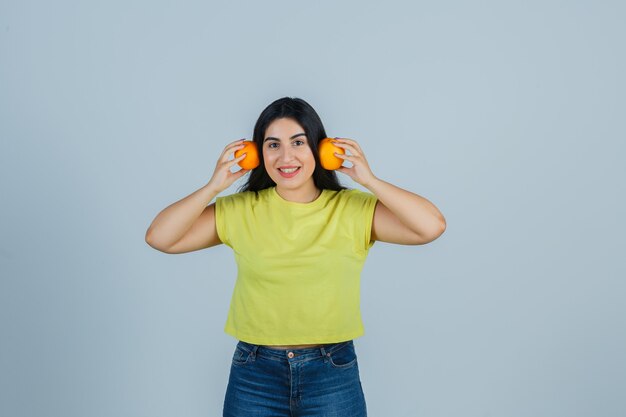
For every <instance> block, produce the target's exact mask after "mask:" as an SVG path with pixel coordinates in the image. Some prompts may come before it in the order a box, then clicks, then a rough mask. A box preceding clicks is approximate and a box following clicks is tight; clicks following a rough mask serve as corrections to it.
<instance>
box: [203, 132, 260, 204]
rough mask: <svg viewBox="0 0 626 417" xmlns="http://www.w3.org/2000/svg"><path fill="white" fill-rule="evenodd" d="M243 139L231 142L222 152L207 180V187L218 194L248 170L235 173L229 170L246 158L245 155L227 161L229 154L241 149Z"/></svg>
mask: <svg viewBox="0 0 626 417" xmlns="http://www.w3.org/2000/svg"><path fill="white" fill-rule="evenodd" d="M244 140H245V138H244V139H239V140H237V141H235V142H231V143H229V144H228V145H226V147H225V148H224V150H223V151H222V154H221V155H220V158H219V159H218V161H217V164H216V165H215V171H214V172H213V176H212V177H211V179H210V180H209V185H211V187H212V188H213V189H214V190H215V191H217V192H218V194H219V193H221V192H222V191H224V190H225V189H227V188H228V187H230V186H231V184H232V183H233V182H235V181H236V180H237V179H238V178H240V177H242V176H244V175H245V174H246V173H247V172H248V171H250V170H249V169H243V168H242V169H240V170H239V171H236V172H230V168H231V167H232V166H233V165H235V164H236V163H238V162H239V161H241V160H242V159H243V158H245V157H246V154H245V153H244V154H242V155H239V158H234V159H231V160H228V157H229V156H230V155H231V154H234V153H235V151H236V150H238V149H241V148H243V141H244Z"/></svg>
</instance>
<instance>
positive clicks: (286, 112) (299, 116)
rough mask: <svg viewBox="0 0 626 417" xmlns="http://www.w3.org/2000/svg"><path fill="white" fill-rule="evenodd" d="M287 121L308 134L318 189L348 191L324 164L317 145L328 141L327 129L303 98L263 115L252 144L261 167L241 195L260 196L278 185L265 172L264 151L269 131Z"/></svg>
mask: <svg viewBox="0 0 626 417" xmlns="http://www.w3.org/2000/svg"><path fill="white" fill-rule="evenodd" d="M283 117H284V118H290V119H293V120H295V121H296V122H298V124H299V125H300V126H302V128H303V129H304V133H305V134H306V137H307V139H308V140H307V143H308V144H309V148H311V152H313V157H314V158H315V170H314V171H313V182H314V183H315V186H316V187H317V188H319V189H321V190H323V189H328V190H335V191H340V190H344V189H347V187H344V186H343V185H341V184H340V183H339V180H338V178H337V173H336V172H335V171H334V170H327V169H324V168H323V167H322V165H321V164H320V158H319V155H318V150H317V149H318V148H317V145H318V143H319V141H320V140H322V139H324V138H325V137H326V131H325V130H324V125H323V124H322V120H321V119H320V117H319V116H318V114H317V112H316V111H315V110H314V109H313V107H311V105H310V104H309V103H307V102H306V101H304V100H302V99H301V98H297V97H283V98H279V99H278V100H275V101H274V102H273V103H271V104H270V105H269V106H267V107H266V108H265V109H264V110H263V111H262V112H261V115H260V116H259V118H258V120H257V121H256V124H255V125H254V133H253V136H252V140H253V141H254V143H255V144H256V145H257V149H259V161H260V164H259V166H258V167H256V168H254V169H252V170H251V171H250V172H249V174H250V175H249V177H248V180H247V181H246V182H245V183H244V184H243V185H242V186H241V187H240V188H239V191H238V192H243V191H255V192H258V191H261V190H264V189H266V188H270V187H273V186H275V185H276V183H275V182H274V180H272V178H271V177H270V176H269V175H268V173H267V170H266V169H265V161H264V160H263V152H262V151H261V149H263V139H264V136H265V131H266V130H267V127H268V126H269V125H270V124H271V123H272V122H273V121H274V120H276V119H280V118H283Z"/></svg>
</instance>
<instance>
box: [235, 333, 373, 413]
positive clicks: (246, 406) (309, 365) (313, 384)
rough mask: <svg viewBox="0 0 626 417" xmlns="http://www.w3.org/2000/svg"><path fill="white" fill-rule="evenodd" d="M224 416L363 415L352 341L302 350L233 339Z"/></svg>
mask: <svg viewBox="0 0 626 417" xmlns="http://www.w3.org/2000/svg"><path fill="white" fill-rule="evenodd" d="M223 416H224V417H270V416H271V417H280V416H285V417H313V416H326V417H331V416H332V417H366V416H367V410H366V406H365V396H364V395H363V388H362V386H361V379H360V377H359V365H358V363H357V357H356V351H355V349H354V342H353V341H352V340H348V341H344V342H339V343H332V344H325V345H322V346H318V347H313V348H304V349H271V348H268V347H265V346H260V345H254V344H251V343H247V342H244V341H239V342H238V343H237V346H236V347H235V352H234V354H233V359H232V364H231V367H230V376H229V379H228V387H227V388H226V397H225V398H224V412H223Z"/></svg>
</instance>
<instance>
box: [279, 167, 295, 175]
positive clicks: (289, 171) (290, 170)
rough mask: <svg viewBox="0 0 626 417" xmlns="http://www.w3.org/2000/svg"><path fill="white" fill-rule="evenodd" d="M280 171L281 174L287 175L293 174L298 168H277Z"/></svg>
mask: <svg viewBox="0 0 626 417" xmlns="http://www.w3.org/2000/svg"><path fill="white" fill-rule="evenodd" d="M278 169H280V170H281V171H282V172H284V173H286V174H289V173H291V172H295V171H296V170H297V169H298V168H289V169H282V168H278Z"/></svg>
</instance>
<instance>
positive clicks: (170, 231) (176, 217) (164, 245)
mask: <svg viewBox="0 0 626 417" xmlns="http://www.w3.org/2000/svg"><path fill="white" fill-rule="evenodd" d="M242 140H243V139H242ZM241 148H243V145H242V142H241V140H238V141H235V142H231V143H230V144H228V145H227V146H226V147H225V148H224V150H223V151H222V154H221V155H220V157H219V159H218V161H217V164H216V165H215V171H214V172H213V176H212V177H211V180H210V181H209V182H208V183H207V184H206V185H205V186H204V187H202V188H200V189H199V190H196V191H195V192H193V193H192V194H190V195H188V196H187V197H185V198H183V199H181V200H179V201H177V202H175V203H173V204H170V205H169V206H167V207H166V208H164V209H163V210H161V212H160V213H159V214H158V215H157V216H156V217H155V219H154V220H153V221H152V223H151V224H150V227H148V230H147V231H146V243H147V244H148V245H150V246H152V247H153V248H154V249H157V250H160V251H161V252H165V253H184V252H191V251H194V250H198V249H203V248H208V247H210V246H215V245H217V244H219V243H221V241H220V240H219V238H218V236H217V231H216V227H215V204H211V205H209V206H207V204H209V202H210V201H211V200H213V198H214V197H215V196H217V195H218V194H219V193H220V192H222V191H224V190H225V189H226V188H228V187H229V186H230V185H231V184H232V183H233V182H234V181H235V180H236V179H238V178H240V177H241V176H242V175H244V174H246V173H247V172H249V171H250V170H247V169H240V170H239V171H237V172H230V168H231V167H232V166H233V165H235V164H236V163H238V162H239V161H241V160H242V159H243V158H245V157H246V154H245V153H244V154H243V155H240V156H239V157H238V158H234V159H230V160H229V159H228V157H229V155H231V154H232V153H233V152H234V151H235V150H237V149H241Z"/></svg>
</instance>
